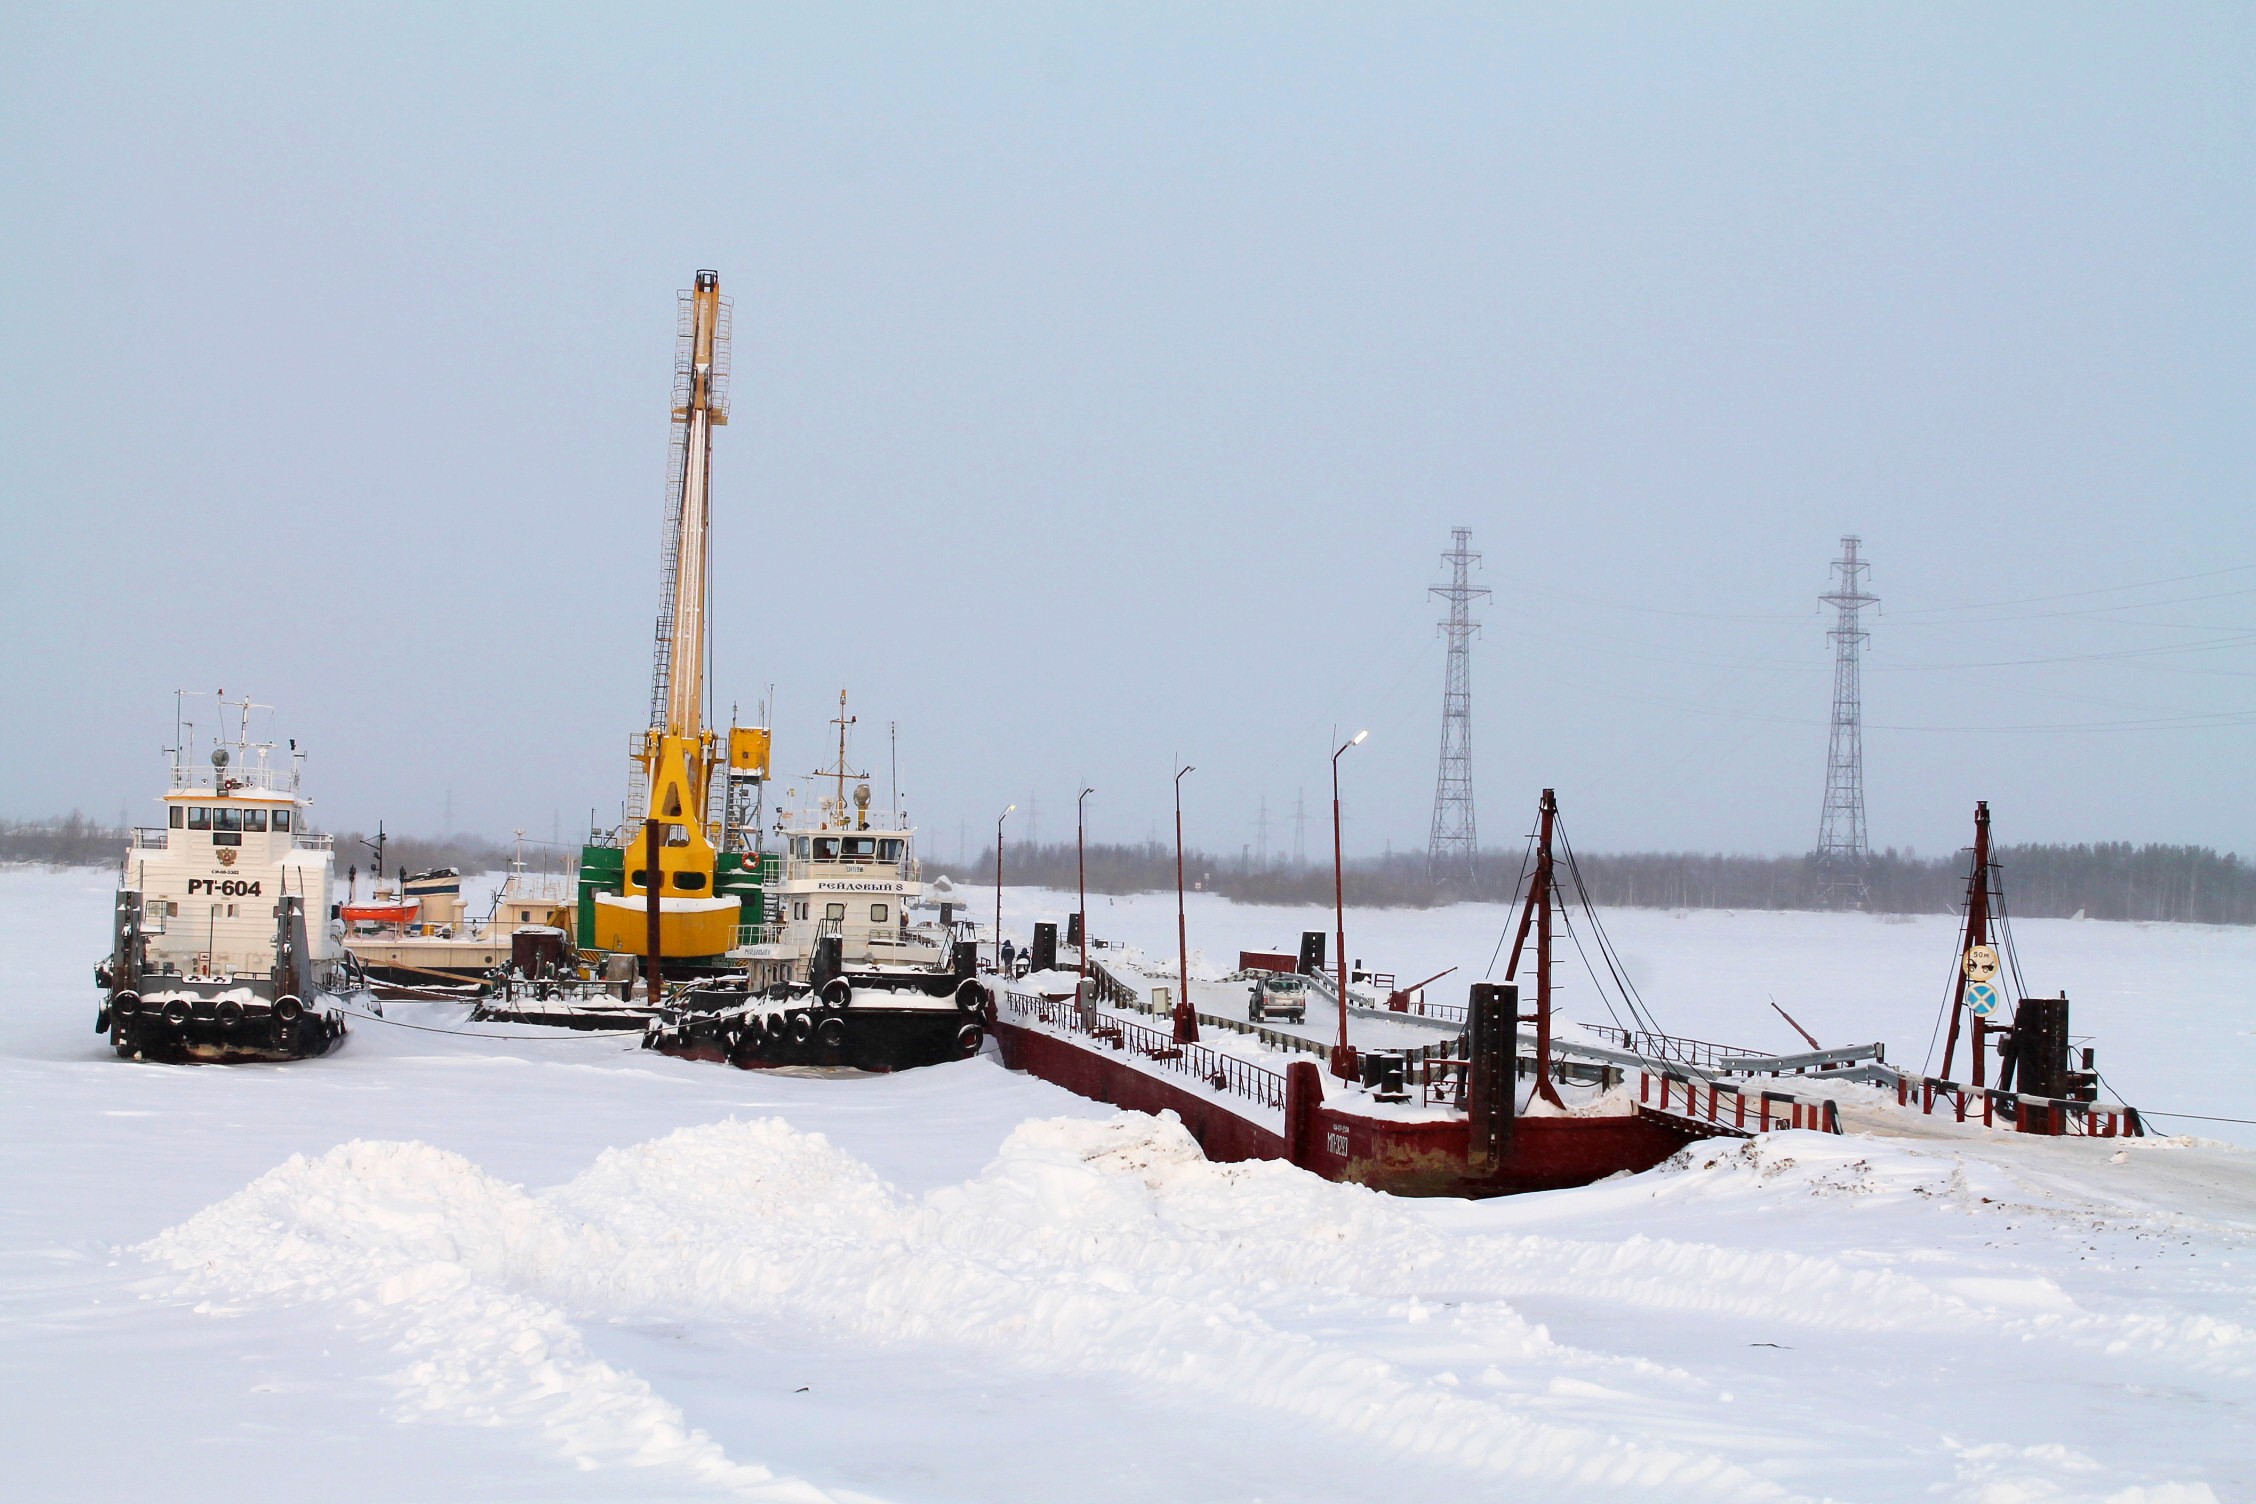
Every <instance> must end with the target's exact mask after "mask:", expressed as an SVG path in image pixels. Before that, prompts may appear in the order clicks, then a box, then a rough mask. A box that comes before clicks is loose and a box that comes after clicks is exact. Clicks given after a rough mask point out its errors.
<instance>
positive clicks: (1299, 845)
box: [1293, 789, 1308, 872]
mask: <svg viewBox="0 0 2256 1504" xmlns="http://www.w3.org/2000/svg"><path fill="white" fill-rule="evenodd" d="M1306 792H1307V791H1306V790H1305V789H1294V790H1293V870H1294V871H1296V872H1297V871H1299V870H1300V869H1301V868H1303V867H1305V866H1307V865H1308V801H1307V800H1306V799H1304V798H1302V797H1301V796H1302V795H1303V794H1304V793H1306Z"/></svg>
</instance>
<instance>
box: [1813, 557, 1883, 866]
mask: <svg viewBox="0 0 2256 1504" xmlns="http://www.w3.org/2000/svg"><path fill="white" fill-rule="evenodd" d="M1863 541H1864V540H1863V539H1861V538H1859V537H1857V536H1856V535H1855V534H1853V533H1852V534H1849V535H1847V536H1845V537H1843V538H1842V539H1841V557H1840V558H1838V559H1835V560H1834V561H1833V574H1834V585H1833V588H1832V589H1831V590H1829V591H1827V592H1826V593H1825V594H1823V595H1821V596H1819V597H1818V599H1819V600H1821V601H1823V602H1824V603H1825V604H1826V605H1828V606H1831V607H1833V608H1834V610H1835V612H1836V613H1837V614H1836V616H1835V618H1834V622H1833V629H1832V630H1831V631H1830V632H1828V633H1826V634H1825V635H1826V637H1827V638H1828V639H1830V640H1831V642H1832V644H1833V733H1832V738H1831V740H1830V741H1829V743H1828V744H1827V746H1826V751H1825V809H1824V812H1823V813H1822V814H1821V815H1820V816H1819V818H1818V826H1817V865H1818V883H1819V889H1818V892H1819V896H1820V897H1821V898H1823V899H1824V901H1825V905H1826V907H1828V908H1835V909H1848V908H1862V907H1864V904H1865V900H1866V898H1867V897H1868V896H1869V894H1868V890H1867V888H1866V886H1865V869H1866V868H1867V867H1868V866H1869V865H1870V863H1871V860H1872V850H1871V847H1870V846H1869V845H1867V844H1866V841H1865V834H1864V691H1863V683H1862V666H1863V656H1864V645H1865V643H1866V642H1867V641H1869V640H1870V639H1871V636H1872V634H1871V633H1869V632H1867V631H1865V630H1864V629H1863V628H1862V627H1861V626H1859V625H1858V622H1857V614H1858V613H1859V612H1860V611H1862V610H1863V609H1864V608H1865V607H1866V606H1877V605H1878V604H1880V597H1878V596H1877V595H1872V594H1869V593H1867V592H1866V590H1865V588H1864V575H1865V571H1866V570H1868V569H1870V568H1871V567H1872V566H1871V565H1870V564H1868V563H1866V562H1865V561H1864V560H1863V559H1862V558H1860V557H1859V556H1858V549H1859V548H1860V547H1861V546H1862V544H1863Z"/></svg>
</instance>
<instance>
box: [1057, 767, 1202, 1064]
mask: <svg viewBox="0 0 2256 1504" xmlns="http://www.w3.org/2000/svg"><path fill="white" fill-rule="evenodd" d="M1190 771H1191V769H1190V768H1189V767H1187V766H1186V767H1185V768H1183V770H1182V772H1179V773H1177V774H1176V775H1175V960H1176V978H1175V980H1176V985H1177V987H1178V988H1179V989H1180V990H1179V991H1178V992H1177V993H1176V995H1175V1042H1176V1043H1177V1044H1197V1043H1198V1037H1199V1035H1198V1010H1197V1009H1196V1008H1193V1007H1192V1006H1191V939H1190V935H1191V932H1190V927H1189V925H1188V924H1187V923H1186V921H1185V920H1184V918H1183V774H1184V773H1188V772H1190ZM1083 922H1084V923H1086V922H1087V921H1086V920H1084V921H1083Z"/></svg>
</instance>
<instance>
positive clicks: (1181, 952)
mask: <svg viewBox="0 0 2256 1504" xmlns="http://www.w3.org/2000/svg"><path fill="white" fill-rule="evenodd" d="M1190 771H1192V770H1191V769H1190V768H1189V767H1185V768H1184V769H1183V770H1182V772H1179V773H1177V774H1176V775H1175V959H1176V967H1177V971H1176V984H1177V986H1178V987H1179V988H1180V989H1181V990H1180V991H1178V992H1177V993H1176V995H1175V1042H1176V1043H1177V1044H1197V1043H1198V1037H1199V1035H1198V1010H1197V1009H1196V1008H1193V1007H1192V1006H1191V941H1190V933H1191V932H1190V928H1189V926H1188V924H1187V923H1186V922H1185V920H1184V918H1183V774H1184V773H1188V772H1190Z"/></svg>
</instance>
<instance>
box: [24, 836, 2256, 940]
mask: <svg viewBox="0 0 2256 1504" xmlns="http://www.w3.org/2000/svg"><path fill="white" fill-rule="evenodd" d="M124 844H125V832H124V831H123V830H122V829H120V828H118V827H116V826H112V825H104V824H100V823H98V822H95V821H91V820H88V819H87V818H86V817H85V816H84V815H82V814H79V813H78V812H76V811H73V812H72V813H70V814H68V815H65V816H63V817H61V818H60V819H47V820H0V862H44V863H48V864H51V865H55V866H71V867H87V866H109V865H112V864H114V863H115V862H116V861H117V860H118V858H119V857H120V855H121V854H122V851H123V847H124ZM336 848H337V870H338V873H339V874H340V875H342V874H343V873H344V872H345V871H346V870H347V869H348V868H357V869H358V870H359V872H360V873H361V874H362V875H363V876H365V875H367V874H369V873H371V872H373V871H374V869H375V853H374V852H373V851H371V850H370V849H369V845H368V838H367V837H366V836H364V835H363V834H362V833H361V832H359V831H342V832H339V833H338V834H337V836H336ZM512 850H513V847H512V846H511V845H510V844H509V843H506V842H501V841H491V840H487V839H485V838H484V837H482V836H468V835H453V836H442V837H434V836H392V837H390V838H389V839H388V840H387V841H386V842H385V848H384V867H385V870H386V872H387V873H388V874H389V875H391V876H395V877H396V876H398V874H399V870H400V869H401V868H402V867H404V868H406V869H407V870H408V871H410V872H421V871H424V870H425V869H427V868H431V867H455V868H459V869H460V870H462V871H463V872H473V873H474V872H499V871H504V870H506V869H507V867H508V865H509V860H510V856H511V853H512ZM566 855H568V854H567V853H558V852H554V851H551V850H549V849H548V848H547V847H546V846H545V845H538V846H535V845H531V844H528V847H527V852H526V860H527V861H528V863H530V864H531V865H532V866H534V867H536V868H543V867H545V868H550V869H554V868H556V867H558V866H560V865H561V862H560V858H561V857H563V856H566ZM1997 860H1998V865H1999V867H2000V869H2001V880H2002V883H2003V886H2004V889H2005V896H2006V903H2007V905H2008V907H2009V909H2010V911H2011V912H2012V913H2015V914H2019V915H2022V916H2025V917H2028V918H2066V917H2069V916H2072V915H2075V914H2079V913H2081V914H2083V915H2085V916H2086V917H2088V918H2092V919H2166V920H2185V921H2190V922H2193V923H2197V924H2256V863H2250V862H2245V861H2243V860H2241V859H2240V858H2239V857H2237V856H2232V855H2220V854H2219V853H2217V852H2215V851H2212V850H2210V849H2209V848H2208V847H2206V846H2152V845H2149V846H2134V845H2132V844H2131V843H2130V842H2128V841H2104V842H2100V843H2098V844H2095V845H2082V846H2004V847H2000V848H1999V849H1998V854H1997ZM1579 861H1580V865H1581V869H1582V880H1583V882H1584V884H1585V885H1586V886H1587V887H1588V889H1589V891H1590V897H1591V900H1592V901H1593V902H1595V903H1599V904H1604V905H1608V906H1610V907H1617V908H1647V909H1817V908H1823V907H1824V906H1825V898H1824V885H1823V883H1822V882H1821V881H1820V873H1819V869H1818V866H1817V863H1816V861H1815V860H1814V859H1813V858H1810V857H1806V856H1716V855H1712V854H1708V853H1703V852H1689V851H1682V852H1610V853H1591V854H1587V855H1582V856H1580V858H1579ZM1520 863H1521V853H1520V852H1518V851H1510V852H1506V851H1490V852H1486V853H1484V854H1483V855H1482V858H1481V861H1480V863H1479V865H1478V866H1477V868H1476V869H1475V871H1474V874H1473V875H1472V876H1471V877H1469V878H1460V879H1458V880H1455V881H1451V882H1435V881H1433V880H1432V879H1430V878H1429V877H1428V876H1427V875H1426V861H1425V858H1424V857H1423V856H1418V855H1410V854H1401V855H1395V856H1386V857H1359V858H1357V859H1355V860H1354V861H1351V862H1349V863H1348V864H1347V873H1346V882H1347V891H1348V898H1349V900H1350V901H1351V902H1353V903H1356V904H1358V905H1365V906H1373V907H1378V908H1428V907H1431V906H1433V905H1435V904H1444V903H1458V902H1463V901H1466V900H1480V901H1486V902H1492V903H1505V902H1509V901H1510V900H1511V898H1512V896H1513V894H1514V893H1515V892H1516V891H1517V889H1518V885H1519V880H1520ZM926 868H927V876H928V877H929V876H932V875H936V874H937V873H939V872H941V871H947V870H950V869H948V868H945V867H943V866H942V865H941V864H939V863H935V862H928V863H927V864H926ZM956 875H957V876H958V877H959V879H960V880H962V881H964V882H966V883H969V884H971V885H973V886H975V887H976V886H977V885H979V884H982V883H992V882H993V881H994V880H995V857H994V854H993V853H992V852H989V853H986V854H984V855H982V856H981V857H980V859H979V862H978V864H977V865H976V866H975V867H973V868H972V869H971V870H970V871H969V872H968V873H967V872H961V871H958V872H957V873H956ZM1003 876H1004V879H1005V880H1006V881H1008V882H1010V883H1013V884H1026V885H1031V886H1040V887H1048V888H1059V889H1067V890H1070V889H1071V888H1072V887H1073V884H1074V849H1073V847H1072V846H1071V845H1070V844H1063V843H1061V844H1058V845H1051V846H1027V845H1013V846H1010V847H1008V848H1007V849H1006V851H1005V853H1004V859H1003ZM1183 877H1184V881H1185V882H1186V883H1188V884H1189V885H1190V886H1192V887H1193V888H1197V889H1201V890H1204V891H1207V892H1212V893H1220V894H1222V895H1224V896H1225V897H1228V898H1232V899H1235V900H1237V901H1239V902H1241V903H1268V904H1286V905H1290V904H1308V905H1313V906H1316V907H1323V906H1326V905H1329V904H1330V903H1331V901H1332V871H1331V868H1330V867H1329V866H1314V865H1309V866H1300V867H1295V866H1292V865H1291V864H1289V863H1271V864H1270V865H1267V866H1262V865H1260V864H1257V863H1254V862H1249V861H1246V860H1244V859H1242V858H1222V857H1216V856H1211V855H1208V854H1206V853H1204V852H1187V853H1185V855H1184V862H1183ZM1865 884H1866V887H1867V890H1868V891H1869V894H1870V897H1869V899H1868V900H1867V902H1866V905H1865V906H1866V907H1867V908H1869V909H1871V910H1873V911H1874V912H1876V913H1884V914H1939V913H1954V912H1956V911H1957V909H1958V906H1959V902H1960V900H1961V899H1962V898H1963V897H1964V895H1965V891H1966V854H1965V853H1964V852H1957V853H1954V854H1952V855H1950V856H1945V857H1920V856H1915V855H1913V854H1911V853H1909V852H1897V851H1894V850H1889V851H1883V852H1879V853H1877V854H1876V855H1874V857H1873V858H1872V861H1871V864H1870V866H1868V867H1867V868H1866V870H1865ZM1174 886H1175V853H1174V851H1173V849H1172V848H1170V847H1167V846H1163V845H1159V844H1156V843H1147V844H1143V845H1136V846H1111V845H1095V846H1091V847H1090V848H1089V890H1090V891H1091V892H1093V893H1150V892H1164V891H1166V890H1168V889H1171V888H1173V887H1174Z"/></svg>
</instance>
